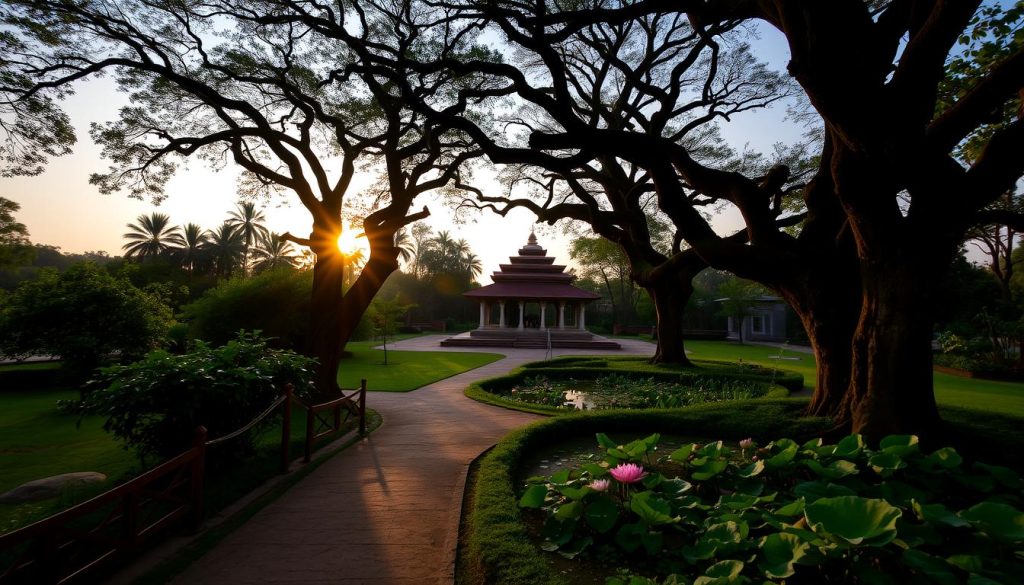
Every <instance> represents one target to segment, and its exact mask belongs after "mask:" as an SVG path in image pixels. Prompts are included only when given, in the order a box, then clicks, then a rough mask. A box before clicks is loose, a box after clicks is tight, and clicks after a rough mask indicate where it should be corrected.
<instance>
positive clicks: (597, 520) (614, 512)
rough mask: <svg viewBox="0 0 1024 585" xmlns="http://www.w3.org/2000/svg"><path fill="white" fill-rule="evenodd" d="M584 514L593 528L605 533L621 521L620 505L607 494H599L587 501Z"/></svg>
mask: <svg viewBox="0 0 1024 585" xmlns="http://www.w3.org/2000/svg"><path fill="white" fill-rule="evenodd" d="M583 516H584V518H586V519H587V524H589V525H590V527H591V528H593V529H594V530H596V531H598V532H599V533H601V534H604V533H605V532H608V531H609V530H611V529H612V528H613V527H614V526H615V523H616V522H618V521H619V507H618V505H616V504H615V502H613V501H611V499H609V498H608V497H607V496H599V497H596V498H593V499H592V500H590V502H588V503H587V509H586V511H585V512H584V513H583Z"/></svg>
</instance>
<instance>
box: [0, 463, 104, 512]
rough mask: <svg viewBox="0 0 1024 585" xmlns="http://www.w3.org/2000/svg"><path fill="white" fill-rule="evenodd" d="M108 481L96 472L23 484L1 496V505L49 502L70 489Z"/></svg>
mask: <svg viewBox="0 0 1024 585" xmlns="http://www.w3.org/2000/svg"><path fill="white" fill-rule="evenodd" d="M106 479H107V476H106V475H103V474H102V473H97V472H95V471H76V472H74V473H62V474H60V475H55V476H53V477H44V478H43V479H37V480H34V481H30V482H28V483H23V484H21V485H19V486H18V487H16V488H14V489H12V490H11V491H9V492H7V493H5V494H0V504H24V503H26V502H40V501H43V500H49V499H51V498H56V497H57V496H59V495H60V494H61V492H63V491H64V490H65V489H66V488H68V487H74V486H80V485H86V484H90V483H99V482H101V481H105V480H106Z"/></svg>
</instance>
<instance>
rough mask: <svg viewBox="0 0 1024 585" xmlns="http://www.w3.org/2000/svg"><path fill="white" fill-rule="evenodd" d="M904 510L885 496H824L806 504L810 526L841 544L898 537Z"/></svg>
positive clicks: (878, 542)
mask: <svg viewBox="0 0 1024 585" xmlns="http://www.w3.org/2000/svg"><path fill="white" fill-rule="evenodd" d="M902 514H903V512H902V511H901V510H900V509H899V508H896V507H893V506H891V505H890V504H889V503H888V502H886V501H885V500H874V499H869V498H861V497H857V496H840V497H838V498H821V499H819V500H818V501H816V502H814V503H812V504H808V505H807V507H806V508H804V518H806V519H807V524H808V526H810V527H811V529H812V530H813V531H814V532H815V533H816V534H819V535H822V536H825V537H828V538H829V539H831V540H833V541H834V542H837V543H839V544H841V545H866V546H882V545H885V544H888V543H889V542H890V541H892V539H893V538H895V537H896V520H897V519H899V517H900V516H901V515H902Z"/></svg>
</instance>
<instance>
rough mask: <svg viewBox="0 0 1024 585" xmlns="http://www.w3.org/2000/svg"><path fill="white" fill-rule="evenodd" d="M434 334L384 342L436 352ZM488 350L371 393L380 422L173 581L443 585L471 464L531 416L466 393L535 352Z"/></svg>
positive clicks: (634, 346)
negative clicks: (478, 362) (457, 367)
mask: <svg viewBox="0 0 1024 585" xmlns="http://www.w3.org/2000/svg"><path fill="white" fill-rule="evenodd" d="M439 339H440V337H438V336H428V337H419V338H415V339H411V340H407V341H406V342H400V343H398V344H395V346H393V349H396V350H397V349H412V350H416V349H420V350H426V349H430V350H432V351H437V350H438V349H439V348H438V345H437V342H438V340H439ZM653 347H654V346H653V345H651V344H647V343H643V342H639V341H631V340H627V341H625V342H624V343H623V348H624V349H625V350H626V351H625V352H609V353H615V354H621V353H627V352H628V353H641V354H651V353H653ZM466 349H467V348H459V350H461V351H465V350H466ZM491 351H501V353H505V354H507V357H505V358H504V359H501V360H498V361H496V362H493V363H491V364H488V365H486V366H483V367H481V368H477V369H475V370H471V371H468V372H464V373H462V374H459V375H456V376H453V377H451V378H448V379H447V380H441V381H440V382H436V383H434V384H430V385H428V386H424V387H423V388H420V389H418V390H415V391H413V392H410V393H381V392H375V393H371V394H370V396H369V398H368V404H369V406H370V407H371V408H373V409H375V410H377V411H378V412H379V413H380V414H381V416H383V418H384V424H383V426H382V427H381V428H380V429H378V430H377V431H375V432H374V433H373V434H372V435H370V437H369V438H367V439H365V440H363V441H361V442H360V443H358V444H356V445H353V446H352V447H350V448H348V449H347V450H345V451H343V452H341V453H339V454H338V455H335V456H334V457H333V458H332V459H330V460H329V461H327V462H326V463H324V464H323V465H321V466H320V467H319V468H317V469H316V470H314V471H313V472H312V473H311V474H309V475H308V476H307V477H305V478H304V479H302V480H301V481H300V482H299V483H298V484H296V485H295V486H293V487H292V488H291V489H289V490H288V492H287V493H285V494H284V495H283V496H281V497H280V498H279V499H278V500H276V501H275V502H273V503H272V504H270V505H269V506H267V507H266V508H264V509H263V510H261V511H260V512H258V513H257V514H256V515H255V516H253V518H251V519H250V520H249V521H248V522H246V523H245V524H244V525H243V526H242V527H240V528H239V529H238V530H236V531H235V532H233V533H232V534H231V535H229V536H228V537H227V538H225V539H224V540H222V541H221V542H220V543H219V544H218V545H217V546H216V547H214V549H213V550H211V551H210V552H208V553H207V554H206V555H205V556H203V557H202V558H201V559H199V560H198V561H196V562H195V563H194V564H192V566H190V567H189V568H188V569H187V570H186V571H185V572H184V573H182V574H181V575H179V576H178V578H177V579H175V581H174V582H175V583H182V584H188V583H217V584H231V583H310V584H326V583H342V584H346V583H350V584H356V583H360V584H362V583H365V584H368V585H377V584H379V585H385V584H393V585H405V584H410V585H411V584H414V583H415V584H417V585H419V584H431V585H432V584H441V583H444V584H448V583H451V580H452V571H453V566H452V562H453V560H454V549H455V544H456V538H457V527H458V518H459V514H460V511H461V504H462V487H463V482H464V480H465V474H466V469H467V467H468V465H469V463H470V462H471V461H472V460H473V459H475V458H476V457H477V456H478V455H479V454H480V453H481V452H483V451H484V450H485V449H487V448H488V447H490V446H491V445H493V444H494V443H496V442H497V441H498V439H500V438H501V437H502V436H503V435H505V434H506V433H507V432H508V431H509V430H511V429H514V428H516V427H519V426H522V425H525V424H527V423H529V422H532V421H534V420H537V419H539V418H540V417H537V416H534V415H530V414H525V413H521V412H516V411H512V410H507V409H503V408H496V407H492V406H488V405H485V404H481V403H478V402H475V401H473V400H470V399H468V398H466V397H465V396H463V394H462V391H463V390H464V389H465V387H466V386H467V385H469V384H470V383H472V382H473V381H475V380H479V379H481V378H489V377H491V376H496V375H500V374H503V373H505V372H508V371H509V370H511V369H512V368H514V367H516V366H518V365H520V364H522V363H525V362H528V361H534V360H538V359H543V357H544V352H543V351H542V350H491ZM578 351H579V350H577V353H578ZM558 353H571V350H566V351H559V350H556V354H558ZM592 353H605V352H592ZM370 382H371V384H370V386H371V387H372V380H371V381H370Z"/></svg>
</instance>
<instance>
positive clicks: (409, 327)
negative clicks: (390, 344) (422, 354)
mask: <svg viewBox="0 0 1024 585" xmlns="http://www.w3.org/2000/svg"><path fill="white" fill-rule="evenodd" d="M398 332H399V333H423V330H422V329H420V328H419V327H415V326H413V325H402V326H401V327H399V328H398Z"/></svg>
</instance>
